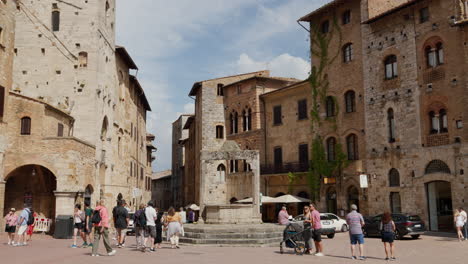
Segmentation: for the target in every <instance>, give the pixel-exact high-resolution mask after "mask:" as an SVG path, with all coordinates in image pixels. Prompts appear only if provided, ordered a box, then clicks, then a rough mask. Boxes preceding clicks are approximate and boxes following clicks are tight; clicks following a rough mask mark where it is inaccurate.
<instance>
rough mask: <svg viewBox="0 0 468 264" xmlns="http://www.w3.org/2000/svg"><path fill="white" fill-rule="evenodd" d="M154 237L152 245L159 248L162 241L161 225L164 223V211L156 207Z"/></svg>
mask: <svg viewBox="0 0 468 264" xmlns="http://www.w3.org/2000/svg"><path fill="white" fill-rule="evenodd" d="M156 213H157V216H156V220H155V224H156V238H155V239H154V245H155V247H156V248H161V243H162V227H163V224H164V212H160V211H159V210H158V209H156Z"/></svg>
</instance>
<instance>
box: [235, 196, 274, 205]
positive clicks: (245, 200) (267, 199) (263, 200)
mask: <svg viewBox="0 0 468 264" xmlns="http://www.w3.org/2000/svg"><path fill="white" fill-rule="evenodd" d="M271 199H273V197H270V196H262V203H264V202H267V201H269V200H271ZM252 200H253V199H252V198H245V199H242V200H239V201H237V202H236V203H252Z"/></svg>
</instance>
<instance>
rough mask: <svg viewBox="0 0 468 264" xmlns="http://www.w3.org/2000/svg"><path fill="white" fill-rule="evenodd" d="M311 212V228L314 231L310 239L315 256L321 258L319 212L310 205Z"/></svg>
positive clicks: (313, 205)
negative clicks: (313, 246)
mask: <svg viewBox="0 0 468 264" xmlns="http://www.w3.org/2000/svg"><path fill="white" fill-rule="evenodd" d="M310 210H311V213H310V215H311V218H312V228H313V229H314V233H313V235H312V238H313V239H314V243H315V249H316V252H315V256H317V257H323V256H325V255H324V254H323V247H322V223H321V222H320V212H319V211H318V210H317V208H315V204H310Z"/></svg>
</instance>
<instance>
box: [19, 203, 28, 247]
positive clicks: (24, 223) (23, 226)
mask: <svg viewBox="0 0 468 264" xmlns="http://www.w3.org/2000/svg"><path fill="white" fill-rule="evenodd" d="M29 212H30V211H29V208H28V207H27V206H25V207H24V208H23V211H21V214H20V217H19V219H18V224H17V225H18V238H17V239H18V240H17V241H16V244H15V246H26V245H27V244H26V230H27V229H28V219H29ZM21 241H22V242H21Z"/></svg>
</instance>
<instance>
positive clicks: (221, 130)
mask: <svg viewBox="0 0 468 264" xmlns="http://www.w3.org/2000/svg"><path fill="white" fill-rule="evenodd" d="M216 138H218V139H223V138H224V127H223V126H216Z"/></svg>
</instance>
